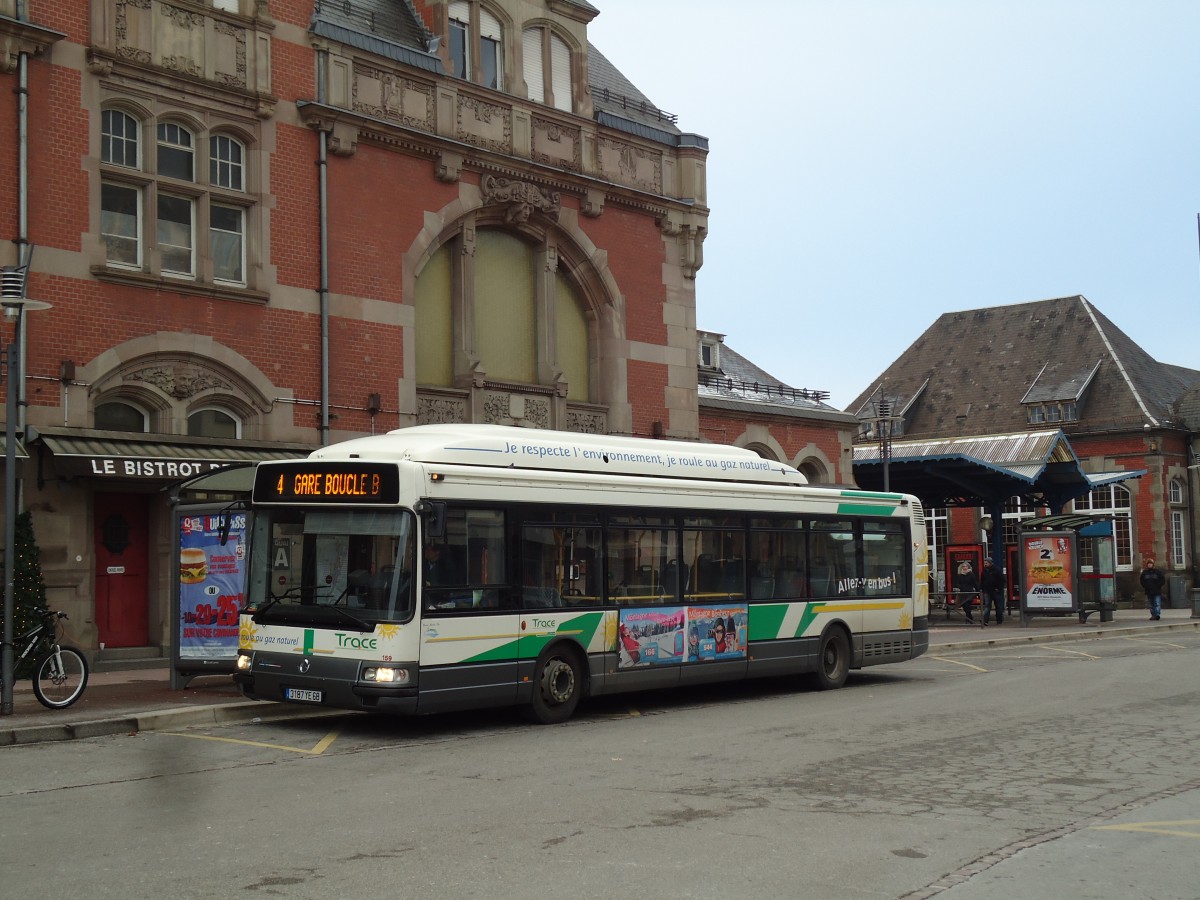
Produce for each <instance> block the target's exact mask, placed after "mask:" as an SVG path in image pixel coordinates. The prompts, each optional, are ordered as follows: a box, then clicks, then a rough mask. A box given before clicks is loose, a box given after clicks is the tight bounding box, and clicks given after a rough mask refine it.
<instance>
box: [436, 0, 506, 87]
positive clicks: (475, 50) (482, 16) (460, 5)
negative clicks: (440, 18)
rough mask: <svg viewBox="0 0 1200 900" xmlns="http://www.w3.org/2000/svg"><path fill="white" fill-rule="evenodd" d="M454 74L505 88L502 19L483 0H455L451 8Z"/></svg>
mask: <svg viewBox="0 0 1200 900" xmlns="http://www.w3.org/2000/svg"><path fill="white" fill-rule="evenodd" d="M449 31H450V34H449V38H450V40H449V46H450V74H451V75H453V76H454V77H455V78H462V79H463V80H464V81H473V82H475V83H476V84H481V85H483V86H484V87H489V88H495V89H496V90H498V91H500V90H503V89H504V34H503V30H502V29H501V26H500V20H499V19H497V18H496V17H495V16H494V15H493V14H492V13H490V12H488V11H487V10H486V9H484V8H483V7H482V6H480V4H479V3H476V2H470V0H454V2H453V3H451V4H450V10H449Z"/></svg>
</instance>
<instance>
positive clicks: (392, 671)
mask: <svg viewBox="0 0 1200 900" xmlns="http://www.w3.org/2000/svg"><path fill="white" fill-rule="evenodd" d="M362 680H363V681H369V682H371V683H372V684H408V669H401V668H400V667H398V666H371V667H370V668H367V669H363V673H362Z"/></svg>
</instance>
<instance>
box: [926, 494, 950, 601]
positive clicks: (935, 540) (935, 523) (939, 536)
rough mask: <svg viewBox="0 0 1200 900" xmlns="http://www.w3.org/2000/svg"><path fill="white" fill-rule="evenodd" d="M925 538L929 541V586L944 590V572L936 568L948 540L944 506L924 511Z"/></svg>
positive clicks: (937, 590) (948, 534) (947, 525)
mask: <svg viewBox="0 0 1200 900" xmlns="http://www.w3.org/2000/svg"><path fill="white" fill-rule="evenodd" d="M925 540H926V541H927V542H928V543H929V578H930V585H929V587H930V589H931V590H933V591H935V592H937V593H942V592H943V591H945V590H946V573H945V572H942V571H941V570H940V569H939V568H938V563H939V562H940V560H941V558H942V553H943V552H944V551H945V549H946V544H947V543H949V541H950V510H949V509H948V508H946V507H945V506H937V507H933V508H931V509H927V510H926V511H925Z"/></svg>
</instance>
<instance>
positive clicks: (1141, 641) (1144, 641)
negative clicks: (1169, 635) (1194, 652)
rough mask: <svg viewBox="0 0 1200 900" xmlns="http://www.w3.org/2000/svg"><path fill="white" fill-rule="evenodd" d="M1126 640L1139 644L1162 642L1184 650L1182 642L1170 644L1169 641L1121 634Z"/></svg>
mask: <svg viewBox="0 0 1200 900" xmlns="http://www.w3.org/2000/svg"><path fill="white" fill-rule="evenodd" d="M1122 636H1123V637H1124V638H1125V640H1127V641H1137V642H1138V643H1139V644H1162V645H1163V646H1164V647H1174V648H1175V649H1176V650H1186V649H1187V647H1186V646H1185V645H1184V644H1172V643H1171V642H1170V641H1152V640H1150V639H1149V638H1140V637H1130V636H1126V635H1122Z"/></svg>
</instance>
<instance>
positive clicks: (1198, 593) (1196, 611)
mask: <svg viewBox="0 0 1200 900" xmlns="http://www.w3.org/2000/svg"><path fill="white" fill-rule="evenodd" d="M1192 618H1193V619H1200V588H1192Z"/></svg>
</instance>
